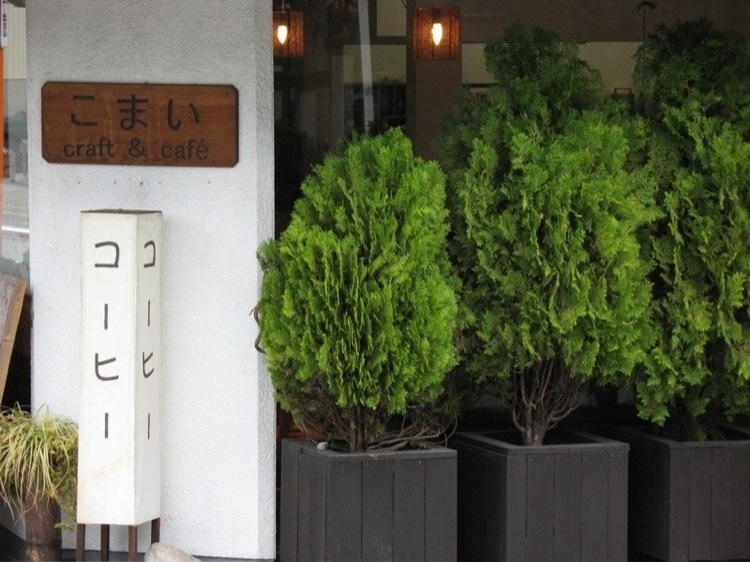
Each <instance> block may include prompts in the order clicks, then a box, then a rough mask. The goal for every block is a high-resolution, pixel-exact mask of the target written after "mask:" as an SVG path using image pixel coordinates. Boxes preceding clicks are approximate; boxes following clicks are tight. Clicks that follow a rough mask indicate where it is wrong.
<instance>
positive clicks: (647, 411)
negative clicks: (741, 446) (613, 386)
mask: <svg viewBox="0 0 750 562" xmlns="http://www.w3.org/2000/svg"><path fill="white" fill-rule="evenodd" d="M636 78H637V79H638V80H639V81H640V84H641V88H642V91H641V92H640V95H641V98H642V103H641V107H642V111H643V113H644V115H645V116H646V117H647V118H648V123H649V129H650V135H651V142H650V149H649V151H648V158H649V165H651V166H652V167H653V169H654V170H655V171H656V173H657V174H656V177H657V179H658V182H659V192H658V200H659V202H660V203H661V205H662V207H663V209H664V218H663V220H662V221H660V222H659V223H658V224H657V225H655V228H654V236H653V251H654V258H655V260H656V263H657V265H658V270H657V273H658V276H657V277H656V278H655V295H656V298H657V305H658V306H657V308H656V316H655V318H656V320H657V323H658V326H659V330H660V337H659V343H658V346H657V348H656V349H655V350H654V352H653V353H652V359H653V361H652V364H651V368H650V369H649V371H648V372H647V373H644V376H643V377H641V378H640V380H639V381H638V383H637V394H638V398H639V402H640V404H639V406H640V414H641V415H642V416H643V417H644V418H646V419H649V420H651V421H653V422H655V423H657V424H663V423H664V422H665V421H666V420H667V418H669V417H670V416H672V417H673V419H676V420H677V421H678V422H679V423H680V425H681V430H682V435H683V437H684V438H688V439H695V438H702V437H705V436H706V433H707V430H708V429H707V426H706V424H707V423H709V421H710V420H709V418H711V417H714V416H713V414H715V413H722V414H728V415H729V416H732V415H734V414H737V413H747V412H748V407H750V354H749V352H750V339H749V338H750V332H748V329H750V317H749V316H748V303H750V285H749V280H750V254H749V253H748V240H750V217H749V215H748V209H750V144H749V143H748V142H747V139H748V123H749V122H750V121H748V117H750V45H748V42H747V41H746V40H745V39H744V38H741V37H739V36H737V35H735V34H733V33H728V32H723V31H719V30H715V29H714V28H713V26H712V24H711V23H710V22H708V21H707V20H697V21H691V22H686V23H681V24H677V25H675V26H674V27H672V28H668V27H666V26H660V27H659V29H658V31H657V34H655V35H653V36H650V37H649V39H648V40H647V42H646V43H645V44H644V46H643V48H642V49H641V50H640V51H639V53H638V58H637V70H636Z"/></svg>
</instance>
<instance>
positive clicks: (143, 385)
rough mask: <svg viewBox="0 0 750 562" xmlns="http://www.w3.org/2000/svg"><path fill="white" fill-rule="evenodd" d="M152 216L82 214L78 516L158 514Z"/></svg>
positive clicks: (157, 328)
mask: <svg viewBox="0 0 750 562" xmlns="http://www.w3.org/2000/svg"><path fill="white" fill-rule="evenodd" d="M161 219H162V214H161V212H160V211H122V210H101V211H86V212H83V213H81V262H82V263H81V267H82V276H81V301H82V338H81V339H82V345H81V365H82V379H81V406H80V415H79V433H80V436H79V451H78V457H79V459H78V513H77V519H78V523H79V524H97V523H98V524H107V525H110V524H111V525H129V526H133V525H140V524H141V523H144V522H146V521H152V520H154V519H157V518H158V517H159V516H160V511H161V434H160V433H161V432H160V428H161V390H160V389H161V380H160V379H161V376H162V372H161V262H162V255H161V250H162V220H161Z"/></svg>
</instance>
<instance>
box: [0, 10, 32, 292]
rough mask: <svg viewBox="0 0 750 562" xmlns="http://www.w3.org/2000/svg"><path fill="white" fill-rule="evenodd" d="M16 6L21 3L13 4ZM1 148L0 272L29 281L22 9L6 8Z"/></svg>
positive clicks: (26, 139)
mask: <svg viewBox="0 0 750 562" xmlns="http://www.w3.org/2000/svg"><path fill="white" fill-rule="evenodd" d="M16 4H20V6H22V3H18V2H16ZM3 86H4V102H5V103H4V144H3V152H4V158H3V179H2V248H1V251H0V271H1V272H2V273H6V274H8V275H13V276H16V277H23V278H24V279H27V280H28V278H29V188H28V177H29V176H28V173H29V168H28V133H27V126H26V9H25V8H23V7H19V6H16V5H13V4H9V5H8V45H7V46H6V47H5V48H4V49H3Z"/></svg>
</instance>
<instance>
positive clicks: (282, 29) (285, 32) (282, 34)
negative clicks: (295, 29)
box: [276, 24, 289, 45]
mask: <svg viewBox="0 0 750 562" xmlns="http://www.w3.org/2000/svg"><path fill="white" fill-rule="evenodd" d="M288 36H289V28H288V27H287V26H286V25H283V24H282V25H280V26H279V27H277V28H276V37H277V38H278V39H279V43H281V44H282V45H283V44H284V43H286V38H287V37H288Z"/></svg>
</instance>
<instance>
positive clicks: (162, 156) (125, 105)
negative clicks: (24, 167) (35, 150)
mask: <svg viewBox="0 0 750 562" xmlns="http://www.w3.org/2000/svg"><path fill="white" fill-rule="evenodd" d="M238 153H239V147H238V93H237V89H236V88H235V87H234V86H221V85H182V84H114V83H91V82H47V83H46V84H44V86H42V156H43V157H44V159H45V160H46V161H47V162H51V163H56V164H124V165H136V166H144V165H151V166H204V167H227V168H231V167H232V166H234V165H235V164H236V163H237V161H238V158H239V156H238Z"/></svg>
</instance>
